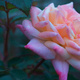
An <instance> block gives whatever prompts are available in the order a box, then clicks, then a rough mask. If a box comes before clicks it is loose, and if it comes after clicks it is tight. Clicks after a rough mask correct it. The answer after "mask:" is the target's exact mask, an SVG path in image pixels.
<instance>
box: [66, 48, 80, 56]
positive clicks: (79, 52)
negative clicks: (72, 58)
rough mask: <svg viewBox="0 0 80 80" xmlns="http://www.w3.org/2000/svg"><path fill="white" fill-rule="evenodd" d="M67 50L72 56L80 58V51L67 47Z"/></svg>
mask: <svg viewBox="0 0 80 80" xmlns="http://www.w3.org/2000/svg"><path fill="white" fill-rule="evenodd" d="M66 50H67V51H68V52H69V53H70V54H73V55H77V56H80V50H76V49H74V48H71V47H66Z"/></svg>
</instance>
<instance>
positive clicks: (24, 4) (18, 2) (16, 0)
mask: <svg viewBox="0 0 80 80" xmlns="http://www.w3.org/2000/svg"><path fill="white" fill-rule="evenodd" d="M4 1H7V2H8V3H11V4H12V5H14V6H15V7H16V8H18V9H19V10H21V11H22V12H24V13H25V14H26V15H28V14H29V10H30V7H31V4H32V0H4ZM11 4H9V5H10V6H8V7H9V8H10V9H11V8H13V7H14V6H12V5H11Z"/></svg>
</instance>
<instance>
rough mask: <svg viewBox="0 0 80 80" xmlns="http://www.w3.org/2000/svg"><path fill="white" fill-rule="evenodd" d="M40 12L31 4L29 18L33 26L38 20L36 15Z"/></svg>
mask: <svg viewBox="0 0 80 80" xmlns="http://www.w3.org/2000/svg"><path fill="white" fill-rule="evenodd" d="M40 12H41V10H40V9H39V8H37V7H34V6H32V7H31V9H30V15H31V20H32V24H33V26H34V27H35V24H36V23H37V22H39V20H38V18H37V15H38V14H39V13H40Z"/></svg>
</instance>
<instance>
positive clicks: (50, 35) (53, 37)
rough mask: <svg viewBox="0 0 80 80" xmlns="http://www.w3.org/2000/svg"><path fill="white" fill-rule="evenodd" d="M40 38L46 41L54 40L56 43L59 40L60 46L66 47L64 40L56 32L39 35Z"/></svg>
mask: <svg viewBox="0 0 80 80" xmlns="http://www.w3.org/2000/svg"><path fill="white" fill-rule="evenodd" d="M39 37H40V38H41V39H44V40H50V39H51V40H53V41H56V40H57V41H58V42H59V43H60V44H62V45H64V40H63V39H62V37H61V36H60V35H59V34H58V33H56V32H49V31H45V32H41V33H40V34H39Z"/></svg>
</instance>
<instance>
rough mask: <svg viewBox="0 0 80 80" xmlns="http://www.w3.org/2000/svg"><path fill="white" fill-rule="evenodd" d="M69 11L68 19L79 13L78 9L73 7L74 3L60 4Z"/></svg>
mask: <svg viewBox="0 0 80 80" xmlns="http://www.w3.org/2000/svg"><path fill="white" fill-rule="evenodd" d="M60 7H61V8H63V9H64V10H65V12H67V19H69V18H70V17H71V16H73V15H78V14H79V13H77V12H76V10H75V9H74V8H73V3H70V4H67V5H62V6H60Z"/></svg>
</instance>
